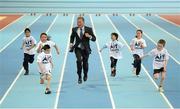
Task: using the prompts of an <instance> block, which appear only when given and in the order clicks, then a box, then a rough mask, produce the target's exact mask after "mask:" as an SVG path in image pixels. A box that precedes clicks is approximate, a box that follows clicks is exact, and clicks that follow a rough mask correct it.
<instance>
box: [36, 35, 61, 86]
mask: <svg viewBox="0 0 180 109" xmlns="http://www.w3.org/2000/svg"><path fill="white" fill-rule="evenodd" d="M44 45H49V46H50V48H51V49H52V47H54V48H55V49H56V52H57V54H58V55H59V48H58V47H57V45H56V44H55V42H53V41H51V40H50V39H49V37H48V36H47V34H46V33H41V35H40V41H39V43H38V44H37V53H41V52H42V51H43V49H42V48H43V46H44ZM40 74H41V73H40ZM40 84H44V80H43V79H40Z"/></svg>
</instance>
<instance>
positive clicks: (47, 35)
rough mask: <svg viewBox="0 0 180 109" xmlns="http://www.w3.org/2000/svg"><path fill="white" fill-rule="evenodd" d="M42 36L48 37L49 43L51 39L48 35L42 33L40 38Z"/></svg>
mask: <svg viewBox="0 0 180 109" xmlns="http://www.w3.org/2000/svg"><path fill="white" fill-rule="evenodd" d="M42 35H45V36H47V40H48V41H49V40H51V37H49V36H48V35H47V34H46V33H41V35H40V38H41V36H42Z"/></svg>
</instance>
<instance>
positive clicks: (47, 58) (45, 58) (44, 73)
mask: <svg viewBox="0 0 180 109" xmlns="http://www.w3.org/2000/svg"><path fill="white" fill-rule="evenodd" d="M42 49H43V52H41V53H40V54H39V55H38V57H37V63H38V69H39V72H40V73H41V79H42V80H44V81H45V80H47V85H46V91H45V94H50V93H51V90H50V82H51V78H52V75H51V70H52V68H53V63H52V55H51V53H50V46H49V45H44V46H43V48H42Z"/></svg>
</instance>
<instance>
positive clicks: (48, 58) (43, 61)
mask: <svg viewBox="0 0 180 109" xmlns="http://www.w3.org/2000/svg"><path fill="white" fill-rule="evenodd" d="M50 58H51V57H50V56H45V57H44V58H43V60H42V63H43V64H47V63H49V60H50Z"/></svg>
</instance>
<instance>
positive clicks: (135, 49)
mask: <svg viewBox="0 0 180 109" xmlns="http://www.w3.org/2000/svg"><path fill="white" fill-rule="evenodd" d="M142 34H143V31H142V30H137V31H136V37H135V38H134V39H132V41H131V43H130V47H131V51H132V54H133V57H134V62H133V67H134V69H133V72H134V73H136V76H137V77H139V75H140V71H141V57H142V56H143V55H144V48H145V47H147V45H146V41H145V40H144V39H143V38H142Z"/></svg>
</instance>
